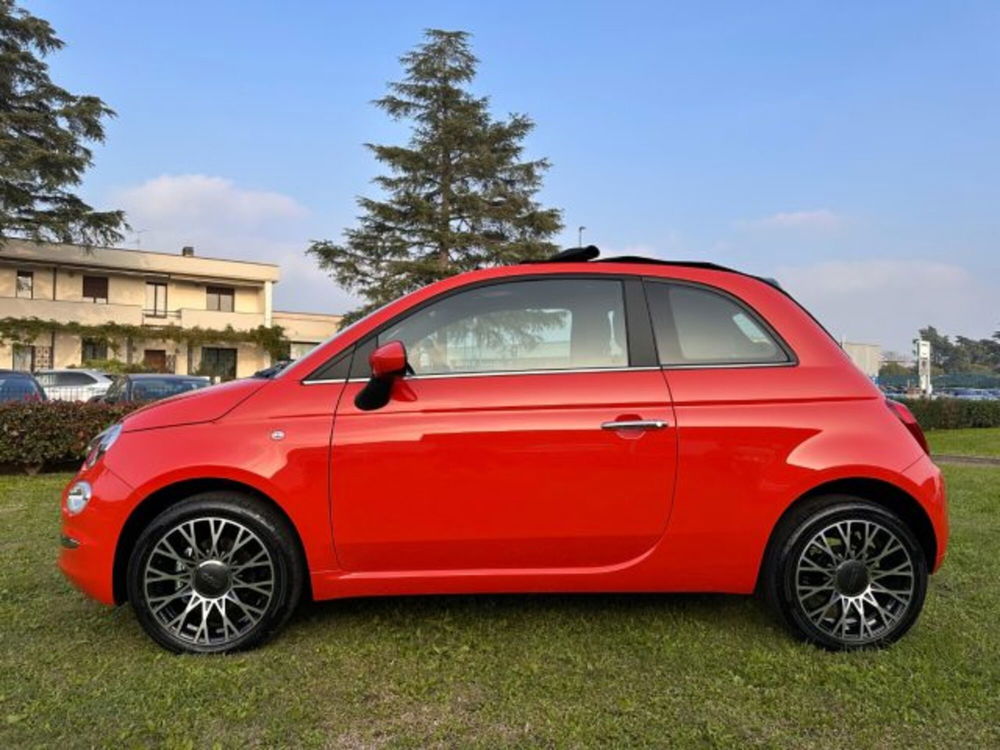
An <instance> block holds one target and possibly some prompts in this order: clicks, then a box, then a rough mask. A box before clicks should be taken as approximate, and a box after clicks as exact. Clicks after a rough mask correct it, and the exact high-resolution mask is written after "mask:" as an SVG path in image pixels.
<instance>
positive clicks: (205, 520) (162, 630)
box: [126, 491, 305, 654]
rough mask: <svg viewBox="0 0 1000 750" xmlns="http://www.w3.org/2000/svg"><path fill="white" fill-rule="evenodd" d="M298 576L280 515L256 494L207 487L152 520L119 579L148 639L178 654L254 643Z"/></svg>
mask: <svg viewBox="0 0 1000 750" xmlns="http://www.w3.org/2000/svg"><path fill="white" fill-rule="evenodd" d="M192 539H193V540H194V542H195V544H194V545H192V544H190V541H191V540H192ZM195 547H197V548H198V549H197V551H196V550H195V549H194V548H195ZM304 580H305V565H304V563H303V560H302V556H301V554H300V552H299V546H298V542H297V540H296V537H295V535H294V532H293V530H292V529H291V528H290V527H289V524H288V522H287V521H286V520H285V519H284V518H282V517H281V516H280V515H279V514H278V513H276V512H274V511H273V510H272V509H271V508H270V507H269V506H268V505H267V504H266V503H265V502H263V501H261V500H259V499H257V498H255V497H253V496H250V495H245V494H242V493H239V492H231V491H212V492H202V493H199V494H197V495H193V496H192V497H189V498H187V499H185V500H182V501H180V502H178V503H176V504H175V505H172V506H171V507H170V508H168V509H167V510H165V511H163V512H162V513H161V514H160V515H158V516H157V517H156V518H154V519H153V520H152V522H150V524H149V526H147V527H146V528H145V530H143V532H142V534H141V535H140V536H139V539H138V540H137V541H136V544H135V547H134V548H133V549H132V554H131V555H130V557H129V562H128V571H127V581H126V584H127V587H128V597H129V601H130V602H131V604H132V608H133V609H134V610H135V613H136V616H137V618H138V619H139V623H140V624H141V625H142V627H143V629H144V630H145V631H146V632H147V633H148V634H149V636H150V637H151V638H152V639H153V640H155V641H156V642H157V643H159V644H160V645H161V646H163V647H164V648H166V649H168V650H170V651H173V652H176V653H201V654H205V653H216V654H217V653H229V652H233V651H241V650H246V649H250V648H254V647H256V646H259V645H261V644H262V643H264V642H265V641H267V640H268V639H269V638H271V637H272V636H273V635H274V634H275V633H277V632H278V630H280V629H281V627H282V626H283V625H284V624H285V623H286V622H287V621H288V618H289V617H290V616H291V614H292V612H293V611H294V610H295V608H296V606H297V605H298V602H299V599H300V598H301V596H302V589H303V582H304ZM185 611H186V612H187V614H184V612H185ZM178 616H180V620H179V621H178V620H177V618H178ZM199 618H200V619H199ZM220 629H221V635H220Z"/></svg>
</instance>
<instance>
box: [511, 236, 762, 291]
mask: <svg viewBox="0 0 1000 750" xmlns="http://www.w3.org/2000/svg"><path fill="white" fill-rule="evenodd" d="M600 254H601V251H600V249H599V248H598V247H597V246H596V245H587V246H586V247H568V248H566V249H565V250H560V251H559V252H558V253H556V254H555V255H552V256H550V257H548V258H546V259H545V260H531V261H526V262H528V263H588V262H590V261H593V262H595V263H642V264H646V265H652V266H683V267H685V268H703V269H705V270H708V271H724V272H726V273H735V274H739V275H740V276H749V277H750V278H752V279H757V280H759V281H763V282H764V283H765V284H770V285H771V286H773V287H776V288H778V289H781V285H780V284H779V283H778V282H777V281H776V280H775V279H769V278H766V277H764V276H754V275H753V274H749V273H745V272H743V271H737V270H736V269H735V268H729V267H728V266H720V265H719V264H718V263H709V262H708V261H703V260H661V259H659V258H644V257H642V256H641V255H619V256H617V257H612V258H599V256H600Z"/></svg>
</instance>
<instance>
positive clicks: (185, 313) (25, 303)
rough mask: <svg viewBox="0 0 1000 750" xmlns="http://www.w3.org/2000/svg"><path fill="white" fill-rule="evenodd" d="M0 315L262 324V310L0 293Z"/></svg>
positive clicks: (241, 327) (239, 326)
mask: <svg viewBox="0 0 1000 750" xmlns="http://www.w3.org/2000/svg"><path fill="white" fill-rule="evenodd" d="M0 318H39V319H40V320H55V321H57V322H59V323H71V322H77V323H80V324H82V325H104V324H105V323H119V324H122V325H134V326H140V325H141V326H148V327H150V328H153V327H157V326H168V325H175V326H180V327H182V328H194V327H198V328H210V329H215V330H222V329H225V328H226V326H231V327H232V328H233V329H234V330H237V331H250V330H253V329H254V328H257V327H258V326H262V325H264V313H262V312H260V313H245V312H222V311H219V310H196V309H193V308H181V309H180V310H167V311H165V312H159V311H155V310H149V309H144V308H143V306H142V305H118V304H114V303H108V304H103V303H95V302H84V301H80V300H52V299H38V298H35V299H25V298H23V297H0Z"/></svg>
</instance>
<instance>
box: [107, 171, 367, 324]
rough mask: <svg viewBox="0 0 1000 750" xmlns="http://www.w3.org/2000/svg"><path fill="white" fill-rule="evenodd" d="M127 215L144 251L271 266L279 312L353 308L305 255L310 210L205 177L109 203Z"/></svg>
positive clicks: (156, 184) (162, 183)
mask: <svg viewBox="0 0 1000 750" xmlns="http://www.w3.org/2000/svg"><path fill="white" fill-rule="evenodd" d="M114 200H115V204H116V205H120V206H122V208H124V209H125V211H126V213H127V215H128V220H129V223H130V224H131V225H132V228H133V230H134V231H135V232H136V233H137V234H136V236H135V237H132V238H129V241H128V242H127V245H128V246H130V247H134V246H135V244H136V239H141V244H142V248H143V249H145V250H159V251H163V252H180V248H181V247H183V246H184V245H193V246H194V247H195V251H196V253H197V254H198V255H207V256H212V257H219V258H231V259H234V260H254V261H261V262H265V263H277V264H278V265H279V266H280V267H281V281H280V283H279V284H278V285H277V287H276V289H275V307H276V308H278V309H290V310H305V311H312V312H344V311H345V310H348V309H350V308H351V307H354V306H355V305H356V302H355V301H354V300H352V299H351V297H350V296H349V295H348V294H347V293H345V292H344V291H343V290H341V289H340V288H338V287H337V286H335V285H334V283H333V281H332V280H331V279H330V278H329V277H327V276H326V275H325V274H324V273H322V272H321V271H319V269H318V268H317V266H316V264H315V262H314V261H313V260H312V259H311V258H308V257H307V256H306V255H305V250H306V248H307V247H308V245H309V240H310V238H311V237H312V236H314V235H315V234H316V232H315V231H314V230H313V229H312V227H311V226H310V217H309V211H308V210H307V209H306V208H305V207H304V206H302V205H301V204H300V203H298V202H297V201H296V200H295V199H294V198H292V197H290V196H287V195H284V194H282V193H278V192H273V191H268V190H251V189H247V188H243V187H240V186H237V185H236V184H235V183H234V182H233V181H232V180H228V179H225V178H222V177H213V176H209V175H200V174H187V175H163V176H160V177H156V178H154V179H151V180H147V181H146V182H144V183H142V184H141V185H137V186H134V187H130V188H126V189H124V190H121V191H119V192H118V193H117V195H116V196H115V197H114Z"/></svg>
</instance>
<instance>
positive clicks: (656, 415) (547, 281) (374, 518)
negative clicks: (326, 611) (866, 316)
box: [59, 248, 948, 652]
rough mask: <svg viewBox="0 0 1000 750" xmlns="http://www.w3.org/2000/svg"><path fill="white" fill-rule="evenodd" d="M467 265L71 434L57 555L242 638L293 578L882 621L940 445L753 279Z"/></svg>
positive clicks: (715, 273) (898, 607) (855, 637)
mask: <svg viewBox="0 0 1000 750" xmlns="http://www.w3.org/2000/svg"><path fill="white" fill-rule="evenodd" d="M596 255H597V251H596V249H595V248H582V249H574V250H570V251H565V252H563V253H561V254H560V255H558V256H555V257H554V258H552V259H551V260H550V261H548V262H542V263H531V264H523V265H518V266H508V267H502V268H491V269H487V270H482V271H475V272H472V273H467V274H464V275H461V276H457V277H454V278H450V279H447V280H445V281H441V282H438V283H436V284H432V285H430V286H428V287H426V288H424V289H420V290H419V291H416V292H413V293H412V294H410V295H408V296H406V297H404V298H402V299H399V300H397V301H395V302H393V303H392V304H390V305H388V306H386V307H384V308H382V309H381V310H378V311H377V312H375V313H372V314H371V315H369V316H368V317H367V318H364V319H363V320H361V321H359V322H357V323H355V324H354V325H352V326H350V327H349V328H347V329H345V330H343V331H342V332H340V333H339V334H338V335H337V336H335V337H334V338H332V339H330V340H329V341H327V342H326V343H324V344H322V345H320V346H319V347H317V348H316V349H315V350H313V351H312V352H311V353H310V354H308V355H307V356H305V357H304V358H302V359H300V360H298V361H297V362H294V363H293V364H291V365H290V366H288V367H287V368H285V369H284V370H282V371H280V372H271V373H265V374H264V375H263V376H261V377H256V378H250V379H246V380H240V381H235V382H231V383H227V384H224V385H220V386H215V387H211V388H207V389H204V390H201V391H194V392H191V393H188V394H182V395H180V396H177V397H174V398H171V399H168V400H166V401H163V402H160V403H157V404H154V405H151V406H148V407H146V408H143V409H140V410H139V411H136V412H134V413H132V414H131V415H130V416H128V417H127V418H126V419H124V420H123V421H122V422H121V423H120V424H117V425H115V426H113V427H112V428H110V429H109V430H107V431H106V432H104V433H103V434H102V435H101V436H99V437H98V438H97V439H96V440H95V442H94V444H93V446H92V448H91V450H90V453H89V455H88V456H87V459H86V461H85V463H84V465H83V467H82V468H81V469H80V472H79V474H78V475H77V476H76V477H75V478H74V479H73V480H72V482H70V484H69V486H68V487H67V488H66V491H65V493H64V496H63V503H62V519H63V532H62V546H63V549H62V551H61V555H60V560H59V562H60V566H61V567H62V569H63V571H64V572H65V574H66V575H67V576H68V577H69V578H70V580H72V581H73V582H74V583H75V584H76V585H77V586H79V587H80V588H81V589H83V590H84V591H85V592H87V593H88V594H89V595H91V596H93V597H95V598H96V599H98V600H100V601H102V602H106V603H108V604H115V603H121V602H124V601H129V602H131V604H132V607H133V608H134V610H135V612H136V615H137V616H138V618H139V621H140V622H141V623H142V626H143V627H144V628H145V629H146V631H147V632H148V633H149V635H150V636H151V637H152V638H153V639H155V640H156V641H157V642H158V643H160V644H161V645H163V646H164V647H166V648H168V649H172V650H174V651H190V652H225V651H231V650H236V649H243V648H249V647H251V646H255V645H257V644H260V643H261V642H263V641H264V640H265V639H266V638H268V637H269V636H271V635H272V634H274V633H275V632H276V631H277V630H278V629H279V628H280V627H281V626H282V625H283V623H285V621H286V620H287V619H288V617H289V615H290V613H291V612H292V610H293V609H294V608H295V606H296V604H297V603H298V602H299V601H300V600H301V599H302V598H303V597H309V598H312V599H317V600H319V599H331V598H336V597H352V596H369V595H380V596H382V595H391V594H420V593H460V592H461V593H467V592H483V593H497V592H554V591H559V592H598V591H601V592H608V591H631V592H653V591H660V592H662V591H678V592H680V591H685V592H694V591H699V592H729V593H734V594H749V593H752V592H754V591H759V592H760V593H761V594H762V595H763V597H764V599H765V600H766V601H767V602H769V603H770V605H771V606H772V607H773V608H774V610H775V611H776V612H777V613H778V615H779V616H780V618H781V619H782V620H784V622H785V623H786V624H787V625H788V626H789V628H790V629H791V630H792V631H793V632H794V633H796V634H797V635H799V636H800V637H802V638H804V639H806V640H808V641H811V642H813V643H816V644H819V645H821V646H824V647H827V648H833V649H844V648H857V647H872V646H883V645H886V644H888V643H891V642H892V641H894V640H896V639H897V638H899V637H900V636H901V635H903V633H905V632H906V631H907V630H908V629H909V628H910V627H911V626H912V625H913V623H914V621H915V620H916V619H917V616H918V614H919V612H920V609H921V607H922V604H923V601H924V594H925V592H926V588H927V581H928V575H929V574H930V573H932V572H933V571H935V570H936V569H937V568H938V566H939V565H940V564H941V561H942V559H943V558H944V554H945V546H946V542H947V537H948V521H947V509H946V501H945V490H944V486H943V483H942V480H941V474H940V472H939V471H938V469H937V468H936V467H935V466H934V464H933V463H932V462H931V460H930V458H929V457H928V452H927V445H926V443H925V441H924V438H923V434H922V433H921V431H920V428H919V427H918V426H917V424H916V422H915V421H914V419H913V417H912V416H911V415H910V413H909V412H908V411H907V409H906V408H905V407H904V406H902V405H900V404H898V403H895V402H892V401H887V400H886V399H885V398H884V397H883V396H882V394H881V393H880V392H879V391H878V389H877V388H876V387H875V386H874V385H872V383H871V382H869V380H868V379H867V378H866V377H865V376H864V375H863V374H862V373H861V372H860V371H859V370H858V369H857V368H855V366H854V365H853V364H852V363H851V361H850V360H849V359H848V357H847V356H846V355H845V353H844V352H843V351H842V350H841V349H840V347H839V346H837V344H836V342H835V341H833V340H832V339H831V338H830V336H829V335H828V334H827V333H826V332H825V331H824V329H823V328H822V327H821V326H820V325H819V324H818V323H817V322H816V321H815V320H814V319H813V318H812V317H811V316H810V315H809V314H808V313H807V312H805V310H803V309H802V308H801V307H800V306H799V305H798V304H797V303H796V302H795V301H794V300H792V299H791V298H790V297H789V296H788V295H787V294H785V293H784V292H782V291H781V289H780V288H778V287H777V285H776V284H774V283H773V282H768V281H767V280H764V279H759V278H756V277H752V276H748V275H745V274H742V273H738V272H736V271H732V270H730V269H726V268H721V267H718V266H714V265H711V264H705V263H681V262H660V261H651V260H645V259H641V258H617V259H609V260H596V259H595V257H596Z"/></svg>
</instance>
